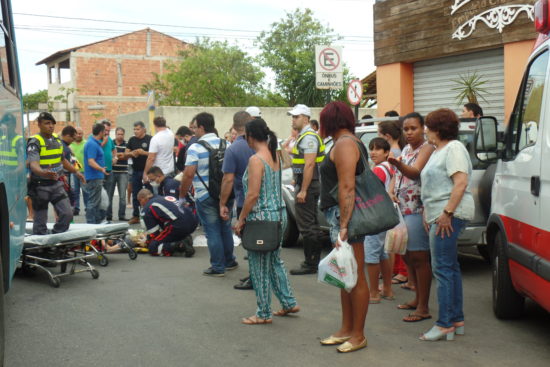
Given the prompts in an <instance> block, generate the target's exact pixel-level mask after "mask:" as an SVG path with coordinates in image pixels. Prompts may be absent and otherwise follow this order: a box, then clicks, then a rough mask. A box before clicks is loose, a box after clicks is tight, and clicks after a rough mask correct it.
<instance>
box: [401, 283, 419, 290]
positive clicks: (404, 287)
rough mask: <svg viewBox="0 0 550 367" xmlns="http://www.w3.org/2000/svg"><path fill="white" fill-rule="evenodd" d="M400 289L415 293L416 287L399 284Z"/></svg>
mask: <svg viewBox="0 0 550 367" xmlns="http://www.w3.org/2000/svg"><path fill="white" fill-rule="evenodd" d="M400 287H401V288H403V289H406V290H409V291H416V286H414V285H408V284H407V283H405V284H401V286H400Z"/></svg>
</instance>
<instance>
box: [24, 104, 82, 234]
mask: <svg viewBox="0 0 550 367" xmlns="http://www.w3.org/2000/svg"><path fill="white" fill-rule="evenodd" d="M37 122H38V128H39V129H40V133H38V134H36V135H34V136H33V137H31V138H30V139H29V141H28V143H27V161H28V163H29V167H30V170H31V179H30V183H29V197H30V198H31V199H32V206H33V210H34V224H33V234H47V227H46V222H47V220H48V204H49V203H52V204H53V206H54V208H55V211H56V213H57V222H56V223H55V225H54V227H53V231H52V232H53V233H60V232H65V231H66V230H67V229H69V225H70V223H71V220H72V219H73V209H72V208H71V204H70V202H69V197H68V196H67V193H66V191H65V189H64V187H63V183H62V182H61V181H59V177H60V176H61V175H62V174H63V168H65V170H67V171H69V172H71V173H74V174H75V175H77V176H80V178H81V179H82V180H83V177H82V175H81V174H79V173H78V170H77V169H76V168H74V167H73V166H72V165H71V164H70V163H69V162H68V161H67V160H66V159H64V158H63V145H62V143H61V140H60V139H59V137H58V136H57V135H56V134H54V133H53V131H54V128H55V124H56V122H55V119H54V118H53V116H52V115H51V114H50V113H48V112H42V113H40V115H38V118H37Z"/></svg>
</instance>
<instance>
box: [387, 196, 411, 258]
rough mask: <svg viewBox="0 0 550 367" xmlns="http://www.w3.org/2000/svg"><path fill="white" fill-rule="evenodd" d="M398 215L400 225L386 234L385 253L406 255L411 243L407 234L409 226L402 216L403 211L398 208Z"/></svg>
mask: <svg viewBox="0 0 550 367" xmlns="http://www.w3.org/2000/svg"><path fill="white" fill-rule="evenodd" d="M395 206H396V208H397V213H398V214H399V224H398V225H396V226H395V227H393V228H392V229H390V230H389V231H387V232H386V241H385V242H384V251H386V252H387V253H393V254H399V255H405V252H406V251H407V242H408V241H409V233H408V232H407V225H406V224H405V220H404V219H403V216H402V215H401V210H399V208H398V207H397V204H395Z"/></svg>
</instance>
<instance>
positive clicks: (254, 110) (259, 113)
mask: <svg viewBox="0 0 550 367" xmlns="http://www.w3.org/2000/svg"><path fill="white" fill-rule="evenodd" d="M245 111H246V112H248V114H249V115H250V116H252V117H260V116H262V111H260V109H259V108H258V107H256V106H250V107H248V108H247V109H246V110H245Z"/></svg>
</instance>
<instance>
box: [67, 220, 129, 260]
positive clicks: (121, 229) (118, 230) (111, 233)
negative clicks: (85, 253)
mask: <svg viewBox="0 0 550 367" xmlns="http://www.w3.org/2000/svg"><path fill="white" fill-rule="evenodd" d="M129 228H130V225H129V224H128V223H111V224H86V223H74V224H71V227H70V228H69V230H73V229H74V230H79V229H94V230H95V231H96V233H97V235H96V237H95V238H94V240H96V241H101V240H105V241H109V240H111V241H113V245H119V246H120V249H121V250H125V251H126V252H127V253H128V257H129V258H130V259H131V260H135V259H136V258H137V252H136V251H135V250H134V249H133V247H132V246H130V245H129V244H128V243H127V242H126V241H125V237H126V235H127V234H128V229H129ZM90 248H91V251H93V252H94V253H95V254H96V255H97V259H98V260H99V265H101V266H107V265H108V264H109V259H108V258H107V256H106V255H105V253H106V251H105V249H104V248H102V247H101V245H96V246H90Z"/></svg>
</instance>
